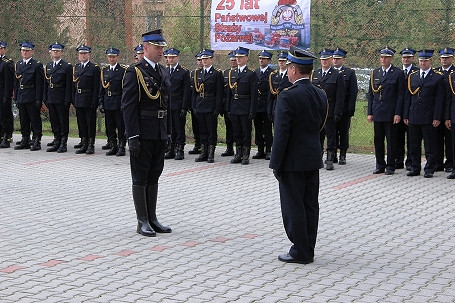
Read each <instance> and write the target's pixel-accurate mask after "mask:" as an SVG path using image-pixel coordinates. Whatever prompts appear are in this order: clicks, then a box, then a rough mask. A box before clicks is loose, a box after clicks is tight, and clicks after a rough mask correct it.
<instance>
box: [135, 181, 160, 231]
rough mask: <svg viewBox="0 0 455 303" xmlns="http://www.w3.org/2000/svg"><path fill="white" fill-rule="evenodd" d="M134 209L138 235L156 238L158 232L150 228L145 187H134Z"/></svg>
mask: <svg viewBox="0 0 455 303" xmlns="http://www.w3.org/2000/svg"><path fill="white" fill-rule="evenodd" d="M133 200H134V208H135V209H136V217H137V230H136V232H137V233H138V234H141V235H143V236H147V237H155V236H156V232H155V231H154V230H153V228H152V227H151V226H150V223H149V216H148V212H147V194H146V191H145V186H139V185H133Z"/></svg>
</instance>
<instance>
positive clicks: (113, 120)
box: [104, 109, 126, 142]
mask: <svg viewBox="0 0 455 303" xmlns="http://www.w3.org/2000/svg"><path fill="white" fill-rule="evenodd" d="M104 118H105V124H106V134H107V138H108V141H110V142H117V138H118V140H119V142H120V141H121V142H125V141H126V139H125V122H124V121H123V112H122V110H120V109H116V110H107V109H106V110H105V113H104Z"/></svg>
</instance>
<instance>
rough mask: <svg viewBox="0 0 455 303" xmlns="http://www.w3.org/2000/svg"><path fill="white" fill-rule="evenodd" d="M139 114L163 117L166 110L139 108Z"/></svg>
mask: <svg viewBox="0 0 455 303" xmlns="http://www.w3.org/2000/svg"><path fill="white" fill-rule="evenodd" d="M140 113H141V116H146V117H156V118H158V119H163V118H164V117H166V115H167V110H145V109H141V111H140Z"/></svg>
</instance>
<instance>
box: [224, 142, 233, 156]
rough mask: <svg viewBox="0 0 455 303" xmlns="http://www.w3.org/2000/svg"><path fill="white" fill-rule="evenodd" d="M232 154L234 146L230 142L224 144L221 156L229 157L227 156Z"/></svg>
mask: <svg viewBox="0 0 455 303" xmlns="http://www.w3.org/2000/svg"><path fill="white" fill-rule="evenodd" d="M233 155H234V147H233V145H232V143H231V144H227V146H226V150H225V151H224V153H222V154H221V157H229V156H233Z"/></svg>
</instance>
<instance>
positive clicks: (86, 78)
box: [73, 61, 101, 108]
mask: <svg viewBox="0 0 455 303" xmlns="http://www.w3.org/2000/svg"><path fill="white" fill-rule="evenodd" d="M73 82H74V83H73V100H74V106H75V107H92V108H95V107H97V106H98V96H99V91H100V84H101V83H100V68H99V67H98V65H96V64H94V63H92V62H91V61H89V62H87V64H86V65H85V67H84V68H82V66H81V64H80V63H78V64H76V65H75V66H74V67H73Z"/></svg>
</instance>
